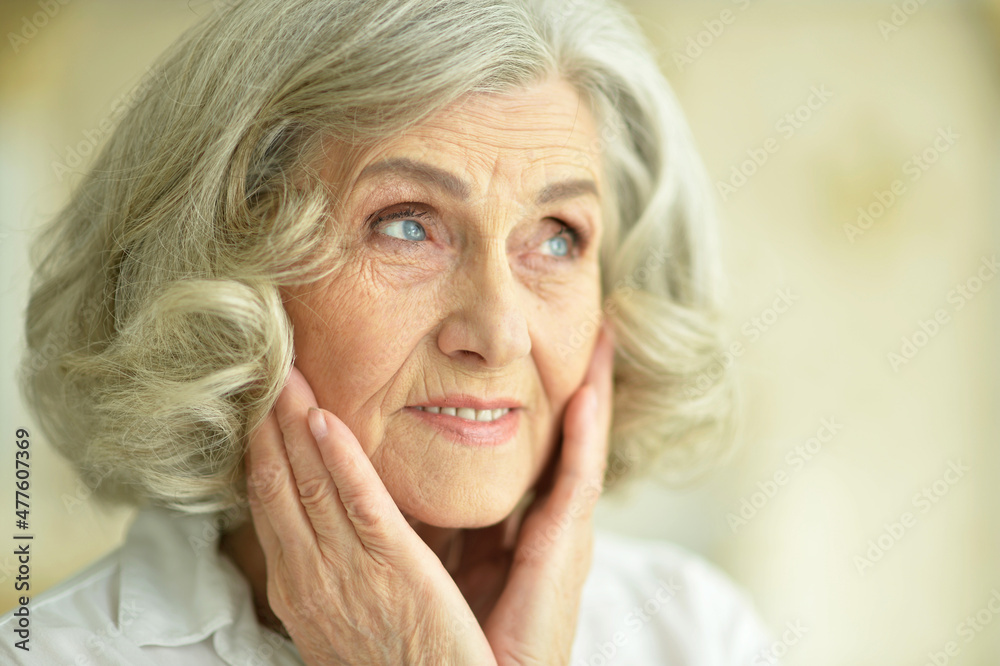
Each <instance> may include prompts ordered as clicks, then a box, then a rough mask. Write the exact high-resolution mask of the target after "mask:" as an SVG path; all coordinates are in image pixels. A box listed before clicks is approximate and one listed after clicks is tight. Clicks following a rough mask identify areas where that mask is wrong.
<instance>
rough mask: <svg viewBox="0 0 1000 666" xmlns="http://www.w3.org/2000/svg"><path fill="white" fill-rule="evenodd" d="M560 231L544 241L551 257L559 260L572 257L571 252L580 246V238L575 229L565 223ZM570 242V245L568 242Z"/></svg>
mask: <svg viewBox="0 0 1000 666" xmlns="http://www.w3.org/2000/svg"><path fill="white" fill-rule="evenodd" d="M561 224H562V225H563V229H562V231H560V232H559V233H558V234H556V235H555V236H553V237H552V238H550V239H548V240H547V241H545V242H546V243H547V244H548V246H549V249H550V251H551V252H552V254H553V255H555V256H556V257H559V258H565V257H572V256H573V252H574V251H575V250H577V249H578V248H579V246H580V237H579V234H578V233H577V232H576V230H575V229H573V228H572V227H570V226H569V225H568V224H566V223H565V222H562V223H561ZM571 240H572V245H571V244H570V241H571Z"/></svg>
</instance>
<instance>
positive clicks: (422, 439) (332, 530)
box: [222, 79, 613, 664]
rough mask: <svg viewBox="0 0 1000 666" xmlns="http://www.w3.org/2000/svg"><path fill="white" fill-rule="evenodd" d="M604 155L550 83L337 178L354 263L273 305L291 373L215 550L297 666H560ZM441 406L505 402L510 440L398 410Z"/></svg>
mask: <svg viewBox="0 0 1000 666" xmlns="http://www.w3.org/2000/svg"><path fill="white" fill-rule="evenodd" d="M599 145H600V142H599V140H598V138H597V133H596V126H595V122H594V119H593V118H592V116H591V115H590V113H589V111H588V110H587V109H586V107H585V105H583V104H582V103H581V101H580V99H579V97H578V96H577V95H576V93H575V92H574V91H573V89H572V88H571V87H570V86H569V85H568V84H566V83H565V82H564V81H562V80H559V79H550V80H547V81H545V82H542V83H540V84H538V85H536V86H533V87H532V88H529V89H526V90H523V91H520V92H518V93H516V94H510V95H504V96H473V97H470V98H467V99H465V100H463V101H461V102H460V103H458V104H455V105H453V106H452V107H449V108H448V109H446V110H445V111H443V112H441V113H438V114H437V115H435V116H433V117H432V118H431V119H430V120H428V121H426V122H424V123H423V124H421V125H420V126H418V127H417V128H415V129H413V130H411V131H409V132H407V133H406V134H405V135H402V136H400V137H397V138H396V139H394V140H392V141H389V142H387V143H385V144H383V145H382V146H380V147H379V148H378V149H376V150H373V151H371V152H369V153H368V154H366V155H365V156H364V158H363V159H362V160H360V161H359V162H358V163H357V164H355V165H353V167H352V170H351V171H350V172H349V173H347V174H337V176H336V178H337V179H338V182H337V183H336V184H337V185H338V186H339V187H341V188H342V189H343V191H345V192H346V197H345V199H344V200H343V208H342V210H341V211H340V212H339V214H338V215H337V220H336V223H337V224H341V225H346V226H345V229H346V231H347V232H348V235H347V238H348V239H350V243H351V244H350V253H349V260H348V262H347V264H346V265H345V267H344V268H343V269H341V270H339V271H338V272H336V273H335V274H333V275H332V276H330V277H329V278H327V279H325V280H323V281H320V282H318V283H316V284H313V285H309V286H307V287H301V288H297V289H295V290H289V291H288V292H286V303H285V306H286V310H287V312H288V314H289V317H290V319H291V321H292V324H293V326H294V336H295V347H296V368H295V369H293V371H292V373H291V375H290V377H289V380H288V382H287V384H286V387H285V389H284V391H283V393H282V395H281V397H280V398H279V400H278V403H277V405H276V406H275V409H274V410H273V412H272V414H271V415H270V417H269V418H268V420H267V421H266V422H265V423H264V425H263V426H262V427H261V428H259V429H258V431H256V432H255V433H254V435H253V437H252V439H251V443H250V447H249V451H248V462H247V470H248V475H249V476H248V486H249V489H250V500H251V510H252V514H253V524H252V525H249V526H246V528H245V529H244V530H242V531H241V532H240V533H236V534H233V535H227V537H226V538H224V540H223V543H222V548H223V550H224V551H225V552H227V553H228V554H229V555H230V557H233V559H234V561H236V562H237V564H238V565H239V566H240V567H241V569H242V570H243V571H244V573H245V574H246V575H247V577H248V579H249V580H250V582H251V585H252V587H253V590H254V594H255V598H256V599H257V601H258V604H259V605H260V606H261V607H263V608H265V610H264V611H263V613H262V621H265V622H268V621H274V620H280V621H281V623H282V624H283V625H284V627H285V628H286V630H287V631H288V633H289V634H290V636H291V637H292V638H293V640H294V641H295V643H296V645H297V646H298V648H299V650H300V652H301V654H302V655H303V658H304V659H306V661H307V663H310V664H339V663H352V664H353V663H386V664H389V663H393V664H398V663H435V664H445V663H455V664H490V663H501V664H506V663H519V664H524V663H538V664H558V663H568V661H569V654H570V648H571V646H572V642H573V638H574V632H575V628H576V618H577V614H578V606H579V598H580V590H581V587H582V584H583V581H584V580H585V578H586V575H587V572H588V570H589V566H590V552H591V540H592V527H591V513H592V510H593V506H594V504H595V503H596V501H597V497H598V496H599V494H600V488H601V480H602V478H603V471H604V465H605V460H606V457H607V439H608V429H609V424H610V419H611V394H612V385H611V365H612V353H611V350H612V344H613V342H612V339H611V336H610V330H605V333H604V334H603V335H600V336H599V334H600V330H596V327H595V326H593V325H592V324H593V323H594V322H599V321H600V319H601V315H600V296H601V295H600V268H599V263H598V247H599V244H600V238H601V234H602V231H603V228H602V223H603V220H602V217H601V206H600V195H601V192H602V188H603V186H604V184H603V180H602V174H601V172H600V169H599V165H600V159H599V153H598V152H597V150H598V147H599ZM330 157H331V164H336V163H338V162H337V160H336V153H335V149H333V148H331V156H330ZM400 158H404V159H406V160H409V161H410V164H413V163H422V164H429V165H431V166H432V167H435V168H437V169H442V170H444V171H446V172H449V173H450V174H452V175H453V176H454V178H450V179H448V180H447V181H443V180H442V179H441V178H437V179H431V178H428V176H427V172H426V170H424V171H420V170H414V169H409V170H407V169H401V168H399V164H400V163H399V161H398V160H399V159H400ZM385 160H397V161H396V162H395V164H396V168H395V169H391V170H381V169H372V168H369V169H368V170H367V171H365V168H366V167H372V165H378V164H380V163H384V161H385ZM332 173H334V172H333V170H332V169H331V174H332ZM332 178H334V176H332V175H331V179H332ZM340 179H342V180H340ZM456 180H459V181H464V182H463V183H462V184H461V186H459V185H457V184H456ZM566 181H572V183H574V185H573V186H567V187H563V188H556V189H550V190H549V195H550V196H549V197H547V199H548V200H547V201H541V202H540V201H538V200H537V195H538V193H539V192H540V191H541V190H542V188H543V187H545V186H547V185H550V184H552V183H555V182H566ZM587 181H589V182H591V183H592V184H591V185H590V187H589V188H588V187H586V186H585V185H584V184H583V183H585V182H587ZM442 182H446V183H451V185H452V186H451V187H450V188H448V187H445V186H444V185H442ZM460 190H461V191H460ZM560 194H562V195H563V196H559V195H560ZM393 213H398V214H400V215H397V216H395V217H393V218H391V219H384V220H383V221H381V222H376V223H375V224H371V222H372V220H373V219H374V218H375V217H377V216H379V215H382V216H388V215H391V214H393ZM580 340H583V341H584V343H583V344H582V345H581V344H580V343H579V341H580ZM574 342H575V343H576V345H575V346H574V344H573V343H574ZM455 393H465V394H471V395H475V396H479V397H483V398H497V397H504V398H512V399H514V400H515V401H516V402H517V404H519V405H520V407H519V409H518V410H516V411H517V413H518V419H519V420H518V428H517V430H516V433H515V434H514V436H513V437H511V438H510V439H509V440H507V441H506V442H503V443H501V444H494V445H488V446H469V445H465V444H459V443H455V442H453V441H451V440H450V439H449V438H447V437H444V436H442V434H441V432H440V431H438V430H437V429H435V428H433V427H431V426H429V425H427V424H426V423H425V422H424V421H423V420H421V419H418V418H416V417H415V416H414V415H413V413H412V410H407V409H404V408H406V407H407V406H412V405H417V404H426V403H432V404H433V402H434V401H435V400H438V399H441V398H443V397H444V396H446V395H452V394H455ZM591 399H593V401H594V402H593V403H590V402H589V401H590V400H591ZM314 407H318V408H319V409H318V410H317V409H310V408H314ZM532 491H536V494H534V495H533V496H534V501H533V502H532V503H531V504H530V505H529V506H527V507H525V506H524V504H522V503H521V501H522V500H523V499H525V497H526V494H529V493H531V492H532ZM530 496H532V495H529V497H530ZM518 508H520V509H521V510H515V509H518ZM505 537H508V538H505ZM456 539H460V549H459V550H458V551H456V550H455V549H454V548H453V546H455V545H456ZM258 544H259V545H258ZM456 552H458V553H460V555H459V557H458V558H457V559H455V558H453V557H452V555H454V554H455V553H456ZM262 560H263V562H262ZM443 560H446V561H447V562H446V563H447V567H446V563H443Z"/></svg>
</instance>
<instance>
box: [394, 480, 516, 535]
mask: <svg viewBox="0 0 1000 666" xmlns="http://www.w3.org/2000/svg"><path fill="white" fill-rule="evenodd" d="M525 492H527V489H526V488H525V489H521V488H520V487H519V488H518V489H516V490H515V489H511V488H498V487H495V486H493V485H492V484H488V483H487V484H482V485H480V486H479V487H476V488H475V489H474V490H473V491H471V492H469V493H455V492H450V493H448V492H446V493H440V492H438V493H435V492H434V491H428V492H420V493H416V494H415V495H411V496H410V499H409V501H402V502H400V501H397V505H398V506H399V508H400V510H401V511H402V512H403V514H404V515H405V516H408V517H410V518H414V519H416V520H419V521H420V522H422V523H425V524H427V525H433V526H435V527H457V528H466V529H474V528H479V527H489V526H490V525H495V524H497V523H499V522H500V521H502V520H503V519H504V518H506V517H507V516H509V515H510V514H511V512H513V511H514V509H515V508H516V507H517V504H518V502H519V501H520V500H521V498H522V497H523V496H524V493H525Z"/></svg>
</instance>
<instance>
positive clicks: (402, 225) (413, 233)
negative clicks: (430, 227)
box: [372, 210, 427, 241]
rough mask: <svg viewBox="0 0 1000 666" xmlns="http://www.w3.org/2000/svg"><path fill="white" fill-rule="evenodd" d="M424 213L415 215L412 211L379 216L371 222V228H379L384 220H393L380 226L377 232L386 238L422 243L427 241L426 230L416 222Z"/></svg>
mask: <svg viewBox="0 0 1000 666" xmlns="http://www.w3.org/2000/svg"><path fill="white" fill-rule="evenodd" d="M424 214H425V213H416V212H414V211H412V210H401V211H396V212H395V213H389V214H388V215H381V216H379V217H377V218H376V219H375V220H374V221H373V222H372V227H379V226H380V225H381V224H382V223H383V222H385V221H386V220H393V221H392V222H389V224H386V225H385V226H382V227H381V228H380V229H379V230H380V231H381V232H382V233H384V234H386V235H387V236H392V237H393V238H399V239H400V240H408V241H422V240H427V230H426V229H424V227H423V225H422V224H420V222H418V221H417V219H418V218H420V217H422V216H423V215H424Z"/></svg>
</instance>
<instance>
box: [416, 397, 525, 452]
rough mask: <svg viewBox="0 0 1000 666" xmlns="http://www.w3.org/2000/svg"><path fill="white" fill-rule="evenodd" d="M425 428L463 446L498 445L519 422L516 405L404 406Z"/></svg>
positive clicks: (510, 434) (507, 437)
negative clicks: (493, 406) (495, 406)
mask: <svg viewBox="0 0 1000 666" xmlns="http://www.w3.org/2000/svg"><path fill="white" fill-rule="evenodd" d="M403 411H404V412H407V413H409V414H412V415H413V416H414V418H416V419H417V420H418V421H419V422H420V423H422V424H423V425H424V426H425V427H428V428H431V429H433V430H436V431H438V432H439V433H440V434H441V435H443V436H444V437H445V438H447V439H449V440H450V441H452V442H454V443H456V444H461V445H463V446H480V447H482V446H500V445H502V444H505V443H507V442H509V441H511V440H513V439H514V436H515V435H516V434H517V430H518V427H519V425H520V423H521V412H522V411H523V409H522V408H520V407H497V408H494V409H473V408H471V407H441V406H437V405H419V406H411V407H404V408H403Z"/></svg>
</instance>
